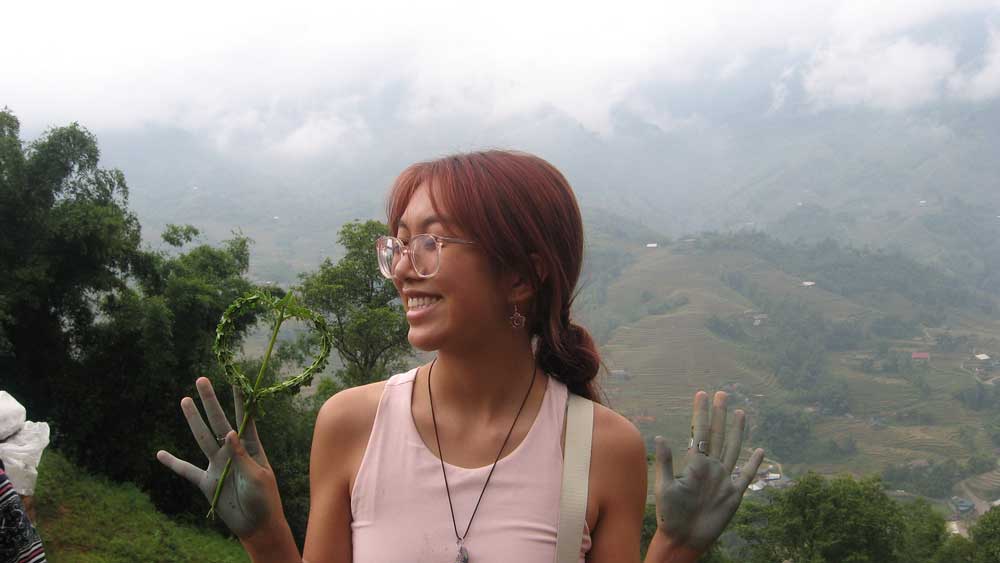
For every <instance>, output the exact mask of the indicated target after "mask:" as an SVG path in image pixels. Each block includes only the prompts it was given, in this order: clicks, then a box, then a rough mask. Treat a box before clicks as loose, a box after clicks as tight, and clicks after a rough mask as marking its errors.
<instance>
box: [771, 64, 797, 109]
mask: <svg viewBox="0 0 1000 563" xmlns="http://www.w3.org/2000/svg"><path fill="white" fill-rule="evenodd" d="M794 76H795V67H787V68H785V70H783V71H782V72H781V78H779V79H778V80H776V81H774V82H772V83H771V106H770V107H769V108H767V113H768V114H773V113H776V112H778V111H781V108H783V107H785V100H787V99H788V83H789V82H790V81H791V80H792V78H793V77H794Z"/></svg>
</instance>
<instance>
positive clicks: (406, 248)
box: [375, 233, 479, 280]
mask: <svg viewBox="0 0 1000 563" xmlns="http://www.w3.org/2000/svg"><path fill="white" fill-rule="evenodd" d="M417 237H430V238H431V240H433V241H434V244H435V245H436V246H437V256H438V260H437V267H436V268H435V269H434V271H433V272H431V273H430V274H427V275H424V274H421V273H420V272H419V271H417V268H416V266H414V265H413V259H412V258H410V245H409V244H408V243H405V242H403V241H402V240H400V239H399V237H394V236H389V235H383V236H380V237H378V238H377V239H375V259H376V261H378V262H379V272H381V273H382V275H383V276H385V277H386V278H387V279H390V280H394V279H396V268H395V266H396V265H395V264H393V265H390V268H391V269H390V270H389V271H390V272H392V275H391V276H386V275H385V272H384V271H382V265H381V260H379V254H380V253H379V247H380V246H382V244H383V241H387V240H395V241H396V242H398V243H399V245H400V246H401V247H402V248H403V250H402V254H403V256H404V257H405V258H406V259H407V260H409V261H410V267H411V268H413V273H415V274H417V276H418V277H420V278H423V279H428V278H433V277H434V276H436V275H437V273H438V272H439V271H441V249H442V248H444V245H445V243H449V244H452V243H454V244H467V245H472V246H479V243H478V242H476V241H472V240H465V239H460V238H455V237H446V236H442V235H435V234H434V233H420V234H418V235H413V236H412V237H410V243H412V242H413V241H414V239H416V238H417ZM401 259H402V258H401ZM396 264H399V262H397V263H396Z"/></svg>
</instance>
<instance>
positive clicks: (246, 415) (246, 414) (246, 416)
mask: <svg viewBox="0 0 1000 563" xmlns="http://www.w3.org/2000/svg"><path fill="white" fill-rule="evenodd" d="M285 320H286V318H285V305H281V307H279V308H278V315H277V318H276V319H275V322H274V329H273V330H272V331H271V341H270V342H268V343H267V352H265V353H264V361H262V362H261V363H260V371H258V372H257V380H256V381H254V383H253V389H252V390H251V391H250V398H251V399H252V398H253V397H254V396H256V394H257V389H258V388H260V381H261V380H262V379H263V378H264V372H266V371H267V364H268V363H269V362H270V361H271V351H272V350H273V349H274V342H275V341H276V340H277V339H278V329H279V328H281V323H283V322H285ZM245 400H246V397H244V401H245ZM244 404H245V403H244ZM254 406H256V403H255V402H252V401H251V408H247V409H244V411H243V420H241V421H240V425H239V427H238V429H237V431H236V439H237V440H239V439H240V438H242V437H243V429H244V428H246V426H247V422H248V421H249V420H250V415H251V414H252V413H251V412H250V411H251V410H252V409H253V407H254ZM232 464H233V458H232V457H230V458H229V459H228V460H226V466H225V467H224V468H223V469H222V477H220V478H219V483H218V484H217V485H216V486H215V494H214V495H213V496H212V506H211V507H210V508H209V509H208V515H207V516H208V517H209V518H212V519H214V518H215V505H216V504H218V502H219V495H221V494H222V486H223V484H224V483H225V482H226V478H227V477H229V469H230V467H231V466H232Z"/></svg>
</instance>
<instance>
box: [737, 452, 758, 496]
mask: <svg viewBox="0 0 1000 563" xmlns="http://www.w3.org/2000/svg"><path fill="white" fill-rule="evenodd" d="M763 461H764V450H762V449H760V448H757V449H756V450H754V452H753V454H752V455H751V456H750V459H748V460H747V462H746V463H744V464H743V467H741V468H740V478H739V479H737V480H736V489H737V490H738V491H740V494H743V491H745V490H747V487H749V486H750V482H751V481H753V478H754V477H755V476H756V475H757V470H758V469H760V464H761V462H763Z"/></svg>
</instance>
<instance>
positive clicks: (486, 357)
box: [431, 331, 544, 421]
mask: <svg viewBox="0 0 1000 563" xmlns="http://www.w3.org/2000/svg"><path fill="white" fill-rule="evenodd" d="M532 376H534V377H535V382H534V385H533V386H532V394H535V393H536V392H538V391H539V390H540V389H541V390H544V385H543V384H542V381H543V378H544V375H543V374H540V373H535V358H534V354H533V353H532V351H531V342H530V340H529V339H528V337H527V333H526V332H523V331H518V332H517V333H513V334H511V335H510V337H509V338H508V339H507V341H506V342H498V341H496V340H495V339H494V340H491V342H490V344H488V345H483V346H475V347H466V349H465V350H447V351H446V350H439V351H438V354H437V359H436V361H435V363H434V373H433V376H432V377H431V386H432V390H433V393H434V404H435V406H446V407H447V408H448V409H449V410H451V411H452V412H454V413H455V414H457V415H458V416H460V417H462V418H465V419H473V418H476V419H484V418H485V419H486V420H487V421H491V420H497V419H501V420H509V419H510V416H511V412H512V411H515V410H517V408H518V407H519V406H520V405H521V402H522V401H523V400H524V396H525V393H527V392H528V387H529V386H531V385H532V384H531V378H532Z"/></svg>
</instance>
